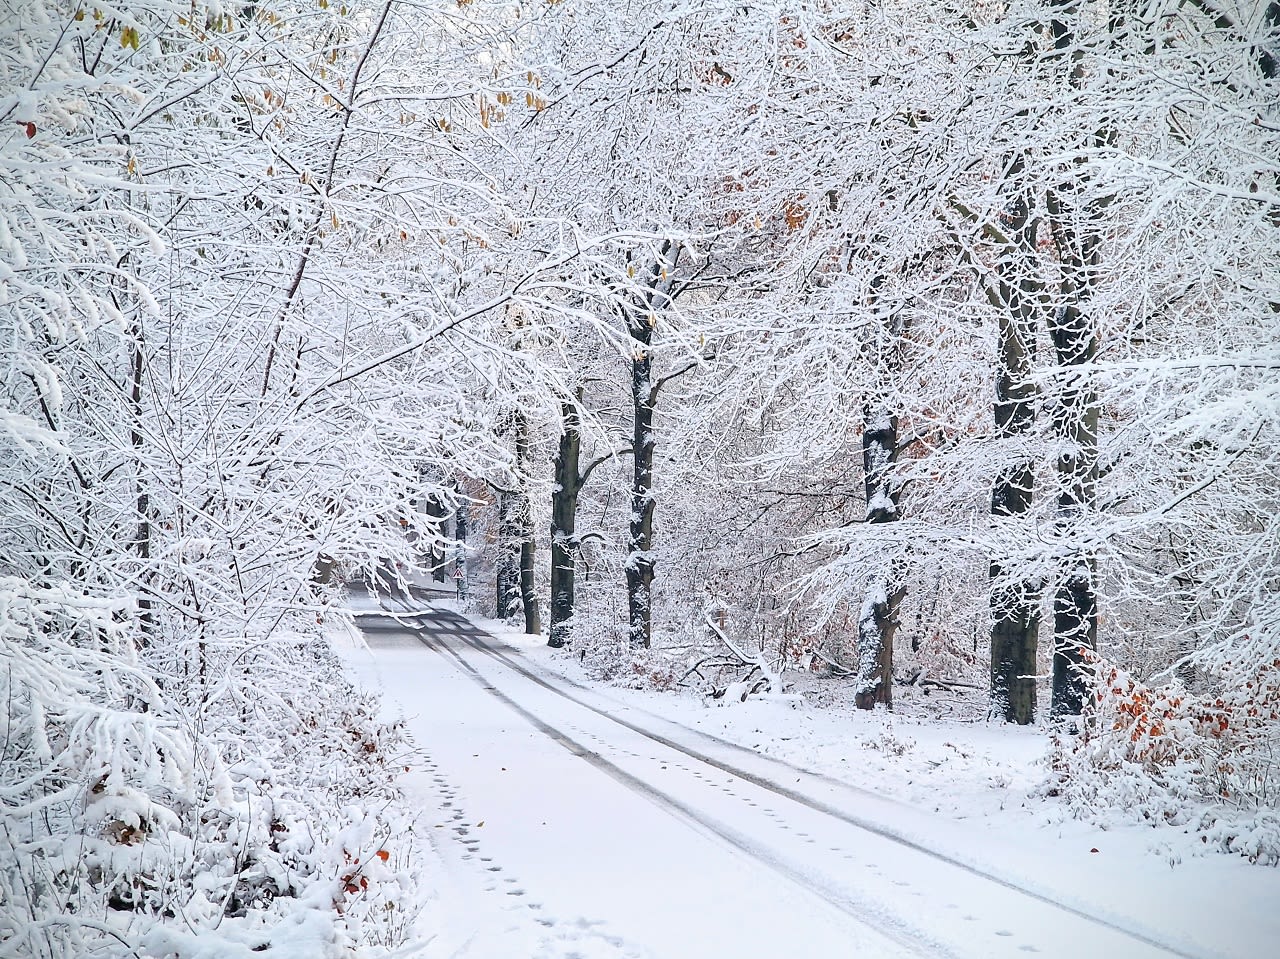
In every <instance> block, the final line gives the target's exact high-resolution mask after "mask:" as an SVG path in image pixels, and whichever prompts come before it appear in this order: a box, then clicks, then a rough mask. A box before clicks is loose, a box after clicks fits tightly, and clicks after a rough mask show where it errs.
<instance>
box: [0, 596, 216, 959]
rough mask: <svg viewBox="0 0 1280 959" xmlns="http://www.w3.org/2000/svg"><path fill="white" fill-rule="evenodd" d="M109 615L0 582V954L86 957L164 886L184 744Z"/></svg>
mask: <svg viewBox="0 0 1280 959" xmlns="http://www.w3.org/2000/svg"><path fill="white" fill-rule="evenodd" d="M117 608H118V604H117V603H113V602H111V601H108V600H105V599H101V598H92V597H87V596H83V595H77V594H76V593H75V592H74V591H72V590H69V589H61V588H57V587H52V586H43V587H42V586H34V585H32V584H30V583H28V582H25V581H23V580H20V579H17V578H15V577H10V576H5V577H0V702H3V704H4V706H3V708H2V709H0V727H2V728H0V783H3V785H0V800H3V801H2V802H0V955H21V956H30V957H40V956H51V957H52V956H67V955H83V954H85V953H86V952H87V951H88V950H87V942H88V941H89V940H91V939H97V938H100V937H102V936H108V937H110V936H112V935H113V933H111V931H110V930H108V929H106V927H105V926H104V925H103V923H104V921H105V910H106V909H109V908H120V909H128V908H133V907H134V905H135V904H138V903H140V902H143V901H149V900H153V899H154V897H155V896H156V895H157V894H160V893H161V887H162V886H164V885H165V884H166V880H165V878H164V877H163V872H164V863H165V860H166V859H167V858H168V842H167V838H166V837H167V836H168V835H169V833H170V832H171V831H172V830H173V829H174V828H175V827H176V826H177V824H178V816H177V814H176V812H175V808H176V807H177V806H178V805H179V804H180V802H181V801H182V799H183V798H184V797H185V796H186V795H187V794H188V790H189V776H190V758H191V748H190V742H189V740H188V739H187V737H186V736H184V735H183V734H182V733H181V732H180V731H179V730H178V729H177V728H176V727H175V724H174V723H173V722H172V721H167V720H166V719H165V717H164V713H165V710H164V708H163V699H162V696H161V695H160V692H159V690H158V689H157V687H156V685H155V684H154V683H153V682H152V681H151V679H150V678H149V677H148V676H147V675H146V673H145V671H143V670H141V669H139V668H138V665H137V662H136V657H135V655H134V651H133V650H132V649H131V647H130V643H129V642H128V640H127V637H126V636H125V634H124V632H123V631H122V630H121V629H120V628H119V626H118V625H117V623H116V622H115V621H114V619H113V616H112V614H113V612H115V611H116V610H117Z"/></svg>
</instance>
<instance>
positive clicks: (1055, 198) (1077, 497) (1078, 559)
mask: <svg viewBox="0 0 1280 959" xmlns="http://www.w3.org/2000/svg"><path fill="white" fill-rule="evenodd" d="M1058 6H1059V7H1061V8H1062V9H1063V11H1064V16H1063V18H1062V19H1061V20H1058V19H1054V20H1052V21H1051V22H1050V24H1049V32H1050V36H1051V38H1052V40H1053V45H1054V49H1055V51H1056V52H1057V53H1058V55H1059V56H1061V57H1063V61H1062V66H1063V68H1064V69H1068V70H1069V78H1070V82H1071V84H1072V86H1073V87H1075V88H1077V89H1079V87H1080V85H1081V82H1082V77H1083V72H1082V71H1083V57H1084V51H1083V50H1082V49H1081V48H1080V46H1079V45H1078V43H1077V39H1076V35H1075V33H1074V12H1075V10H1074V7H1073V6H1071V5H1070V4H1069V3H1068V2H1067V0H1059V4H1058ZM1092 139H1093V143H1092V144H1090V145H1091V146H1094V147H1097V146H1102V145H1104V144H1105V143H1106V141H1107V139H1108V135H1107V133H1106V131H1105V130H1104V131H1099V132H1098V133H1096V134H1094V135H1093V137H1092ZM1090 186H1091V184H1090V182H1089V181H1088V180H1087V179H1082V178H1080V177H1075V178H1073V179H1071V180H1069V181H1067V182H1065V183H1063V184H1061V185H1060V186H1059V187H1058V188H1056V189H1052V190H1049V191H1048V193H1047V195H1046V203H1047V206H1048V211H1049V218H1050V223H1051V226H1052V230H1053V239H1054V244H1055V245H1056V247H1057V251H1058V259H1059V261H1060V262H1061V264H1062V282H1061V284H1060V285H1059V296H1060V301H1059V305H1058V306H1057V308H1056V309H1055V310H1053V312H1052V315H1051V318H1050V321H1049V336H1050V339H1051V340H1052V341H1053V350H1054V357H1055V360H1056V364H1057V367H1058V378H1057V384H1056V385H1057V391H1058V392H1057V397H1056V400H1057V401H1056V403H1055V404H1054V412H1053V427H1054V433H1055V435H1056V437H1057V439H1058V443H1059V450H1060V452H1059V454H1058V462H1057V477H1058V504H1057V505H1058V510H1057V513H1058V515H1057V523H1056V526H1057V532H1058V535H1059V536H1061V537H1063V538H1064V539H1067V540H1070V539H1072V538H1075V537H1077V536H1078V535H1079V533H1080V532H1081V531H1082V530H1083V529H1084V527H1085V524H1087V523H1088V522H1089V518H1090V515H1091V514H1092V513H1093V511H1094V509H1095V508H1096V505H1097V481H1098V399H1097V394H1096V391H1095V390H1094V388H1093V387H1092V385H1090V383H1089V380H1088V377H1087V375H1084V374H1082V372H1081V370H1080V367H1082V366H1086V365H1088V364H1091V363H1092V362H1093V361H1094V359H1095V358H1096V357H1097V355H1098V331H1097V325H1096V323H1095V322H1094V320H1093V318H1092V317H1091V316H1090V315H1089V313H1088V305H1089V304H1088V301H1089V298H1090V296H1091V295H1092V292H1093V289H1094V286H1095V284H1096V280H1097V274H1098V265H1099V246H1100V237H1101V231H1100V226H1101V224H1100V222H1099V221H1100V218H1101V215H1102V210H1103V208H1104V206H1105V200H1103V199H1100V198H1095V197H1091V196H1089V195H1088V193H1087V191H1088V190H1089V188H1090ZM1096 578H1097V577H1096V563H1095V561H1094V559H1093V557H1092V555H1090V554H1089V553H1088V552H1087V551H1084V550H1081V549H1080V548H1079V547H1078V546H1077V547H1076V548H1075V552H1074V553H1073V555H1072V556H1071V557H1070V559H1069V560H1068V566H1067V569H1066V570H1065V571H1064V572H1063V575H1062V580H1061V582H1060V584H1059V586H1058V589H1057V593H1056V594H1055V596H1054V601H1053V632H1054V645H1053V699H1052V702H1051V705H1050V712H1051V714H1052V715H1054V716H1067V715H1076V714H1079V713H1080V712H1082V711H1083V709H1084V706H1085V702H1086V700H1087V697H1088V695H1089V690H1090V688H1091V686H1092V665H1091V660H1092V653H1093V651H1094V650H1096V649H1097V647H1098V604H1097V590H1096Z"/></svg>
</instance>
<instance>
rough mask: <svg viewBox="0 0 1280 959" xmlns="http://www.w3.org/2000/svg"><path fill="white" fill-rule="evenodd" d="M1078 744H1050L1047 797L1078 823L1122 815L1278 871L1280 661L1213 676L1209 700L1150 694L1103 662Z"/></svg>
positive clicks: (1059, 740)
mask: <svg viewBox="0 0 1280 959" xmlns="http://www.w3.org/2000/svg"><path fill="white" fill-rule="evenodd" d="M1096 676H1097V681H1096V685H1095V698H1094V701H1093V705H1092V707H1091V709H1090V713H1089V715H1088V716H1087V717H1086V720H1087V722H1086V725H1085V729H1084V732H1083V733H1082V734H1081V735H1079V736H1077V737H1067V736H1062V735H1059V736H1055V737H1054V739H1053V741H1052V745H1051V748H1050V755H1049V764H1050V768H1051V782H1050V785H1049V792H1050V794H1052V795H1059V794H1060V795H1061V796H1062V797H1063V798H1064V799H1065V801H1066V803H1067V805H1068V807H1069V808H1070V809H1071V810H1072V812H1073V813H1074V814H1075V815H1078V816H1081V817H1089V816H1092V815H1095V814H1097V813H1099V812H1100V811H1104V810H1105V811H1113V810H1127V811H1129V813H1130V814H1131V815H1133V816H1135V817H1139V818H1141V819H1142V820H1146V821H1150V822H1153V823H1161V822H1163V823H1169V824H1173V825H1186V826H1187V827H1188V828H1189V829H1191V830H1194V831H1196V832H1197V833H1198V834H1200V835H1201V836H1202V837H1203V838H1204V840H1205V841H1206V842H1213V843H1215V844H1216V845H1217V846H1219V847H1220V848H1221V849H1222V850H1223V851H1228V852H1234V853H1239V854H1242V855H1245V856H1247V857H1248V858H1249V859H1251V860H1255V861H1262V862H1267V863H1280V815H1278V813H1280V658H1276V659H1273V660H1271V661H1268V662H1262V663H1260V664H1258V665H1255V666H1253V667H1252V668H1249V669H1241V668H1239V667H1237V666H1236V665H1234V664H1233V663H1230V662H1227V663H1224V664H1223V665H1222V667H1221V668H1220V670H1219V675H1218V676H1217V679H1218V687H1219V691H1218V692H1217V693H1216V694H1194V693H1191V692H1189V691H1187V690H1186V689H1184V688H1183V687H1181V686H1179V685H1176V684H1169V685H1163V686H1151V685H1148V684H1146V683H1143V682H1141V681H1140V680H1138V679H1136V678H1135V677H1134V676H1132V675H1131V674H1129V673H1128V672H1126V671H1125V670H1123V669H1121V668H1120V667H1118V666H1115V665H1113V664H1111V663H1108V662H1106V661H1102V662H1099V663H1098V664H1097V674H1096Z"/></svg>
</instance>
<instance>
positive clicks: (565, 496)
mask: <svg viewBox="0 0 1280 959" xmlns="http://www.w3.org/2000/svg"><path fill="white" fill-rule="evenodd" d="M577 399H578V400H579V401H581V399H582V391H581V390H579V391H578V395H577ZM560 413H561V420H562V422H563V429H562V431H561V433H560V447H559V449H558V450H557V452H556V460H555V483H554V486H553V487H552V492H551V629H550V631H549V633H550V635H549V637H548V639H547V645H548V646H554V647H556V648H560V647H562V646H564V645H566V644H567V643H568V641H569V625H568V624H569V621H570V620H571V619H572V618H573V609H574V575H575V572H576V570H575V553H576V552H577V543H576V541H575V540H574V529H575V527H576V525H577V517H578V493H579V491H580V490H581V488H582V479H583V478H582V476H581V475H580V474H579V472H578V454H579V453H580V451H581V448H582V435H581V432H580V422H579V419H578V404H577V403H575V402H572V401H566V402H564V403H562V404H560Z"/></svg>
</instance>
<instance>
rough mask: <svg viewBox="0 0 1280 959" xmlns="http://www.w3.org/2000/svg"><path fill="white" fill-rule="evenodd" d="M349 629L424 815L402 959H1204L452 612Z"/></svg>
mask: <svg viewBox="0 0 1280 959" xmlns="http://www.w3.org/2000/svg"><path fill="white" fill-rule="evenodd" d="M360 625H361V628H362V629H363V631H364V633H365V637H366V639H367V641H368V643H369V645H370V647H371V649H372V650H373V656H372V663H371V668H372V669H373V670H374V671H375V672H376V674H377V676H376V682H377V684H378V685H380V686H381V687H382V690H383V693H384V695H385V696H387V697H388V699H389V700H390V701H391V702H393V703H396V704H398V705H399V708H400V710H401V711H402V712H403V714H404V716H405V718H406V719H407V720H408V722H409V726H410V730H411V732H412V733H413V735H414V738H415V739H416V741H417V742H418V743H419V744H420V745H421V746H422V747H423V749H424V750H425V753H426V756H425V759H424V769H423V771H422V775H421V777H420V784H421V786H422V788H423V789H424V790H425V791H426V794H427V795H426V797H425V798H426V801H427V802H428V803H430V804H433V805H434V806H435V807H437V808H439V809H440V810H441V818H440V820H439V821H438V822H434V823H432V824H431V826H432V830H433V838H434V845H435V846H436V848H437V850H438V852H439V853H440V856H441V858H442V860H443V861H444V863H445V867H446V869H447V870H448V875H447V877H446V878H445V880H444V882H443V883H442V887H443V889H442V895H443V897H444V898H443V899H442V900H441V901H440V902H439V903H438V904H437V908H436V909H434V910H433V915H432V917H431V918H432V920H433V923H434V924H435V925H436V926H437V927H438V928H439V933H438V935H437V936H436V938H435V939H433V940H432V941H430V942H427V943H425V944H424V946H423V948H422V949H421V951H420V952H419V953H418V955H421V956H423V957H443V956H459V957H462V956H471V957H486V959H487V957H494V959H497V957H503V959H523V957H526V956H527V957H530V959H532V957H548V959H553V957H554V959H561V957H564V959H568V957H573V956H579V957H582V959H595V957H601V959H604V957H610V959H612V957H619V956H645V957H652V959H686V957H687V959H694V957H698V959H703V957H719V956H734V957H743V959H751V957H761V959H765V957H769V959H774V957H777V956H780V955H782V956H814V957H817V956H822V957H841V956H871V957H882V956H883V957H896V956H965V957H970V956H971V957H975V959H976V957H982V959H986V957H992V959H995V957H1005V956H1025V955H1028V954H1039V955H1044V956H1064V957H1066V956H1070V957H1072V959H1077V957H1080V956H1089V957H1095V956H1096V957H1110V956H1115V957H1126V959H1128V957H1134V959H1138V957H1146V956H1152V957H1156V956H1165V957H1167V956H1212V955H1215V953H1214V952H1212V951H1210V950H1208V949H1207V948H1205V946H1204V944H1203V943H1199V944H1197V943H1181V942H1174V941H1166V940H1165V939H1163V938H1162V936H1161V935H1160V934H1159V933H1158V932H1157V931H1155V930H1152V929H1149V928H1144V927H1143V926H1142V925H1141V924H1140V923H1137V922H1134V921H1133V920H1132V919H1123V918H1116V917H1110V916H1108V915H1107V914H1106V910H1105V908H1104V907H1103V906H1101V905H1099V904H1098V903H1096V902H1091V901H1090V898H1089V896H1088V891H1087V890H1076V891H1074V892H1072V891H1069V890H1068V891H1064V890H1062V889H1060V888H1058V889H1055V888H1052V887H1051V886H1045V885H1043V884H1041V883H1038V882H1036V881H1035V879H1034V877H1031V876H1027V875H1020V874H1018V873H1017V872H1016V871H1015V872H1011V871H1010V869H1011V868H1012V867H1010V866H1008V864H1005V863H1001V862H1000V857H999V855H998V850H995V851H993V850H992V849H991V847H990V843H989V841H985V840H984V841H978V840H976V839H973V838H971V837H968V836H967V835H965V834H964V833H963V831H961V830H958V829H957V826H956V824H955V823H954V822H951V821H949V820H945V819H942V818H940V817H936V816H931V815H929V814H927V813H925V812H922V811H920V810H917V809H915V808H913V807H908V806H903V805H901V804H898V803H894V802H891V801H887V800H884V799H881V798H879V797H877V796H874V795H872V794H870V793H867V792H864V791H860V790H857V789H854V788H852V787H850V786H848V785H845V784H841V783H838V782H835V781H834V780H830V779H827V778H825V777H821V776H817V775H814V774H811V773H806V772H804V771H802V770H799V769H796V768H794V767H792V766H789V765H787V764H785V763H781V762H779V761H776V760H771V759H767V758H765V757H762V756H759V755H756V754H754V753H751V752H748V751H746V750H743V749H741V748H739V747H736V746H732V745H730V744H728V743H724V742H722V741H720V740H716V739H713V738H711V737H709V736H705V735H704V734H702V733H699V732H696V731H693V730H690V729H688V728H687V727H683V726H679V725H677V724H674V723H670V722H666V721H665V720H663V719H661V718H660V717H657V716H654V715H652V714H649V713H646V712H644V711H643V710H640V709H636V708H632V707H628V706H625V705H622V704H619V703H617V702H615V701H613V700H611V699H610V698H608V697H607V696H605V695H603V694H601V693H598V692H595V691H593V690H590V689H586V688H583V687H580V686H574V685H572V684H570V683H568V682H566V681H565V680H564V679H563V678H561V677H553V676H550V675H547V674H545V673H542V672H540V671H538V670H537V669H536V668H534V667H532V666H531V665H530V664H529V663H528V662H526V661H525V660H524V659H523V658H522V657H521V655H520V653H519V652H518V651H516V650H514V649H512V648H511V647H508V646H507V645H506V644H504V643H502V642H501V641H500V640H496V639H494V638H493V637H491V636H489V635H488V634H486V633H483V632H482V631H480V630H478V629H477V628H475V627H474V626H472V625H471V623H470V622H469V621H468V620H466V619H464V618H463V617H461V616H458V615H457V614H456V613H453V612H451V611H448V610H443V609H437V610H433V611H431V612H429V613H424V614H413V615H407V616H401V617H399V618H392V617H391V616H386V615H366V616H362V617H361V619H360Z"/></svg>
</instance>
